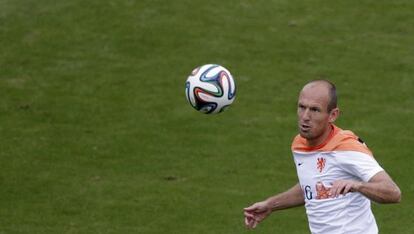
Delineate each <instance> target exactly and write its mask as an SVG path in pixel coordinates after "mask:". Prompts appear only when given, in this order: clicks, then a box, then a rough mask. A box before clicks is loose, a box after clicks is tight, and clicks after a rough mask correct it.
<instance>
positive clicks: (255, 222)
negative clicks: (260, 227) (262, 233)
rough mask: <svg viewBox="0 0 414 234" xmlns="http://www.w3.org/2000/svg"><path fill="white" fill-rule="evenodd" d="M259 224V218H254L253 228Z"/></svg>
mask: <svg viewBox="0 0 414 234" xmlns="http://www.w3.org/2000/svg"><path fill="white" fill-rule="evenodd" d="M257 224H259V222H258V221H257V220H253V226H252V228H256V226H257Z"/></svg>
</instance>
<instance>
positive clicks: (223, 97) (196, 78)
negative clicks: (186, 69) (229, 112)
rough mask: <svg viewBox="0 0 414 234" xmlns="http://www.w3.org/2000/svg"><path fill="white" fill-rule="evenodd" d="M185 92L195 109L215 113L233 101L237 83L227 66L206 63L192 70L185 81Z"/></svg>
mask: <svg viewBox="0 0 414 234" xmlns="http://www.w3.org/2000/svg"><path fill="white" fill-rule="evenodd" d="M185 94H186V98H187V100H188V102H189V103H190V104H191V106H192V107H194V109H196V110H198V111H200V112H202V113H205V114H215V113H220V112H222V111H224V110H225V109H226V108H227V107H228V106H230V104H232V103H233V101H234V99H235V95H236V85H235V83H234V80H233V77H232V76H231V74H230V72H229V71H228V70H227V69H226V68H224V67H222V66H220V65H217V64H206V65H203V66H200V67H197V68H196V69H194V70H193V71H192V72H191V75H190V76H189V77H188V79H187V82H186V83H185Z"/></svg>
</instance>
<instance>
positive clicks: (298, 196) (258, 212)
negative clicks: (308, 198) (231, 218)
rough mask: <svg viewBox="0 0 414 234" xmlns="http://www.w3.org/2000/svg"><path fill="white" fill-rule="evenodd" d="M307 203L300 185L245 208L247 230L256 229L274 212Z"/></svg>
mask: <svg viewBox="0 0 414 234" xmlns="http://www.w3.org/2000/svg"><path fill="white" fill-rule="evenodd" d="M304 203H305V200H304V196H303V191H302V188H301V187H300V185H299V184H296V185H295V186H293V187H292V188H290V189H289V190H287V191H286V192H283V193H279V194H277V195H275V196H272V197H269V198H268V199H266V200H264V201H261V202H257V203H254V204H253V205H251V206H249V207H247V208H244V222H245V224H246V227H247V228H255V227H256V226H257V224H258V223H259V222H261V221H262V220H263V219H265V218H266V217H267V216H269V215H270V214H271V213H272V212H273V211H276V210H282V209H287V208H292V207H296V206H301V205H303V204H304Z"/></svg>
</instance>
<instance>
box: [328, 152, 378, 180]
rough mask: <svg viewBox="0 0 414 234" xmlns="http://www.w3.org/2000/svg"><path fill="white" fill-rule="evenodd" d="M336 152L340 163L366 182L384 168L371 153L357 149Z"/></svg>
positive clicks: (343, 167) (344, 168)
mask: <svg viewBox="0 0 414 234" xmlns="http://www.w3.org/2000/svg"><path fill="white" fill-rule="evenodd" d="M336 154H337V155H336V156H337V157H336V159H337V162H338V165H339V166H340V167H341V168H342V169H343V170H345V171H346V172H348V173H350V174H351V175H354V176H356V177H358V178H359V179H361V180H362V181H364V182H368V181H369V180H370V179H371V178H372V177H373V176H374V175H375V174H377V173H378V172H380V171H383V170H384V169H383V168H382V167H381V166H380V165H379V164H378V162H377V161H376V160H375V159H374V157H372V156H371V155H368V154H365V153H362V152H357V151H340V152H336Z"/></svg>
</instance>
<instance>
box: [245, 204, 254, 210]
mask: <svg viewBox="0 0 414 234" xmlns="http://www.w3.org/2000/svg"><path fill="white" fill-rule="evenodd" d="M256 209H257V208H256V204H253V205H251V206H249V207H246V208H243V210H244V211H254V210H256Z"/></svg>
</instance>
